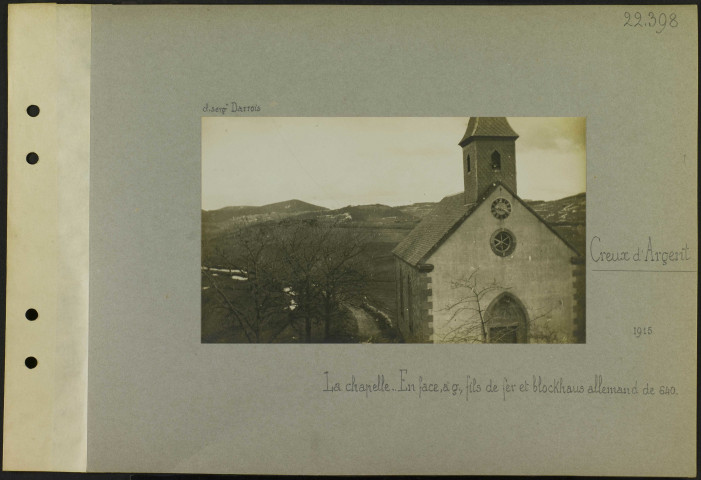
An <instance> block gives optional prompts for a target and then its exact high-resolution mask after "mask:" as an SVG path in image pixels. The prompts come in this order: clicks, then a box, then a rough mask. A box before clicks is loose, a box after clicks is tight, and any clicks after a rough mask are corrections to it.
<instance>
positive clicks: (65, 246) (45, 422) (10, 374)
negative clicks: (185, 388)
mask: <svg viewBox="0 0 701 480" xmlns="http://www.w3.org/2000/svg"><path fill="white" fill-rule="evenodd" d="M90 8H91V7H90V5H61V6H57V5H55V4H25V5H21V4H20V5H10V7H9V13H8V15H9V16H8V156H7V157H8V160H7V161H8V192H7V193H8V215H7V307H6V308H7V320H6V353H5V411H4V431H3V468H4V469H5V470H59V471H85V469H86V458H87V441H86V439H87V368H88V357H87V355H88V350H87V346H88V275H89V261H88V260H89V257H88V247H89V215H88V214H89V209H88V204H89V192H90V189H89V182H90V41H91V37H90ZM30 105H35V106H37V107H38V109H39V113H38V115H36V116H31V115H30V114H29V113H28V111H27V109H28V107H29V106H30ZM31 113H36V112H31ZM30 153H34V154H36V156H29V157H28V154H30ZM37 157H38V161H37ZM29 309H33V310H35V311H36V318H34V316H35V315H33V313H34V312H29V313H27V312H28V310H29ZM32 318H33V320H30V319H32ZM30 357H33V358H34V359H35V360H36V365H34V362H33V360H32V358H30ZM30 367H33V368H30Z"/></svg>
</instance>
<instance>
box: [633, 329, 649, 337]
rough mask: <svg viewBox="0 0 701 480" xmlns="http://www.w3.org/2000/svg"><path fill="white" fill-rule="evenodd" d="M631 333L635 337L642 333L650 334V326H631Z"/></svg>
mask: <svg viewBox="0 0 701 480" xmlns="http://www.w3.org/2000/svg"><path fill="white" fill-rule="evenodd" d="M633 334H634V335H635V336H636V337H641V336H643V335H652V327H633Z"/></svg>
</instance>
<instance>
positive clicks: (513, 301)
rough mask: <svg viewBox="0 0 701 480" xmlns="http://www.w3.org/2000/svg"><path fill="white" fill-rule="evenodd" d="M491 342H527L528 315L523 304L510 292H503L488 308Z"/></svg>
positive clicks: (489, 338) (488, 335) (489, 339)
mask: <svg viewBox="0 0 701 480" xmlns="http://www.w3.org/2000/svg"><path fill="white" fill-rule="evenodd" d="M485 319H486V321H485V324H486V327H487V329H486V330H487V337H488V341H489V343H527V342H528V315H527V314H526V309H525V308H524V307H523V304H522V303H521V302H520V301H519V300H518V298H516V297H515V296H513V295H511V294H510V293H506V292H505V293H502V294H501V295H499V296H498V297H497V298H495V299H494V300H493V301H492V303H491V304H490V305H489V307H488V308H487V314H486V316H485Z"/></svg>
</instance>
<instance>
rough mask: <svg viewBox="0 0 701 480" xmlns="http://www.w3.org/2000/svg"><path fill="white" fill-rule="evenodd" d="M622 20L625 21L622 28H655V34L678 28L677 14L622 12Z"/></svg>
mask: <svg viewBox="0 0 701 480" xmlns="http://www.w3.org/2000/svg"><path fill="white" fill-rule="evenodd" d="M623 18H625V19H626V21H625V23H624V24H623V26H624V27H649V28H655V33H662V31H663V30H664V29H665V28H667V27H670V28H676V27H678V26H679V21H678V20H677V14H676V13H674V12H672V13H670V14H666V13H664V12H661V13H655V12H647V15H645V14H643V13H640V12H633V13H631V12H624V13H623Z"/></svg>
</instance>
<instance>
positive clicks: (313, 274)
mask: <svg viewBox="0 0 701 480" xmlns="http://www.w3.org/2000/svg"><path fill="white" fill-rule="evenodd" d="M278 234H279V242H278V251H279V254H280V263H281V264H282V265H284V267H285V268H284V272H283V273H282V277H283V278H285V279H286V283H287V284H289V287H290V288H291V290H292V291H293V292H294V295H295V303H296V308H295V310H294V313H293V315H292V318H293V319H300V320H301V321H302V323H303V331H304V339H305V341H306V342H311V341H312V330H313V326H314V325H315V324H323V328H324V339H325V340H328V339H329V338H330V336H331V329H332V326H333V324H334V322H335V321H336V320H337V319H339V318H341V317H342V316H343V315H344V309H343V304H344V303H345V302H354V301H358V302H359V301H361V299H362V298H363V294H364V293H365V290H364V288H365V286H366V283H367V282H366V280H367V278H368V270H367V267H366V265H365V259H364V253H365V244H366V242H367V238H365V236H363V235H361V234H359V233H358V232H357V231H355V230H353V229H352V228H342V227H339V225H338V223H335V222H318V221H315V220H312V221H306V222H287V223H285V224H283V225H281V228H280V229H279V230H278Z"/></svg>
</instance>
